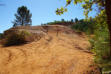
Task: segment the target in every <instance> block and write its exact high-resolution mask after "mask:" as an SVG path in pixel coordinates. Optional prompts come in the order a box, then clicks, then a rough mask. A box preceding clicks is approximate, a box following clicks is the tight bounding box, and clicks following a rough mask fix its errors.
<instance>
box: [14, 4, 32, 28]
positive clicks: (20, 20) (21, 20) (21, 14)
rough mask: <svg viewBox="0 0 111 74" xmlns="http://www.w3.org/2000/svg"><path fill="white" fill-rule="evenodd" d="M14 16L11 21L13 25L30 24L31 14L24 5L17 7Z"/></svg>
mask: <svg viewBox="0 0 111 74" xmlns="http://www.w3.org/2000/svg"><path fill="white" fill-rule="evenodd" d="M15 17H16V19H15V20H14V21H13V27H16V26H30V25H32V20H31V17H32V14H31V13H30V11H29V10H28V9H27V7H26V6H21V7H19V8H18V10H17V13H16V14H15Z"/></svg>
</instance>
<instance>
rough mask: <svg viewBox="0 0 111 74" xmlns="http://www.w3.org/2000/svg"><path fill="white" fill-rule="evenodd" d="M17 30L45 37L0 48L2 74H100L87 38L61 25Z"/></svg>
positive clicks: (0, 71) (0, 73)
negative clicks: (41, 34) (89, 49)
mask: <svg viewBox="0 0 111 74" xmlns="http://www.w3.org/2000/svg"><path fill="white" fill-rule="evenodd" d="M46 28H48V31H47V32H46ZM14 29H19V30H23V29H25V30H28V31H30V32H32V33H44V36H42V37H41V38H40V39H39V40H35V41H34V42H31V43H28V44H24V45H20V46H10V47H2V46H0V57H1V58H0V74H100V72H99V69H98V68H97V67H96V66H95V65H94V62H93V54H92V53H90V52H89V51H88V48H89V47H90V43H89V42H88V38H87V37H86V35H84V34H81V33H77V32H74V31H72V30H71V29H69V28H67V27H64V26H57V25H56V26H55V25H53V26H48V27H46V26H44V27H43V26H38V27H18V28H13V29H11V30H14ZM57 31H58V34H57Z"/></svg>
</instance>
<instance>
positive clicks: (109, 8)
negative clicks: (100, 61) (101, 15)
mask: <svg viewBox="0 0 111 74" xmlns="http://www.w3.org/2000/svg"><path fill="white" fill-rule="evenodd" d="M105 1H106V5H105V9H106V15H107V24H108V29H109V35H110V58H111V0H105Z"/></svg>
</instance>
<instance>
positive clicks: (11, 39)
mask: <svg viewBox="0 0 111 74" xmlns="http://www.w3.org/2000/svg"><path fill="white" fill-rule="evenodd" d="M33 40H34V38H33V36H32V34H30V33H29V32H27V31H18V32H13V33H11V34H9V35H7V36H5V39H3V41H2V44H3V45H4V46H11V45H19V44H24V43H27V42H31V41H33Z"/></svg>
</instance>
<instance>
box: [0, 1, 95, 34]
mask: <svg viewBox="0 0 111 74" xmlns="http://www.w3.org/2000/svg"><path fill="white" fill-rule="evenodd" d="M65 1H66V0H0V3H2V4H5V5H4V6H0V33H2V32H3V31H4V30H7V29H9V28H11V27H12V26H13V24H12V21H13V20H14V19H15V16H14V14H15V13H16V11H17V8H18V7H20V6H22V5H24V6H27V8H28V9H29V10H30V12H31V13H32V25H40V24H41V23H47V22H52V21H54V20H61V19H62V18H63V19H65V20H70V19H74V18H76V17H77V18H78V19H83V18H85V17H84V15H83V9H82V8H81V5H80V4H78V5H77V6H75V5H73V4H71V5H69V6H68V12H66V13H65V14H63V15H61V16H58V15H56V14H55V10H56V9H57V8H60V7H61V6H64V5H65ZM90 15H91V16H94V15H95V13H94V12H92V13H90Z"/></svg>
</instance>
